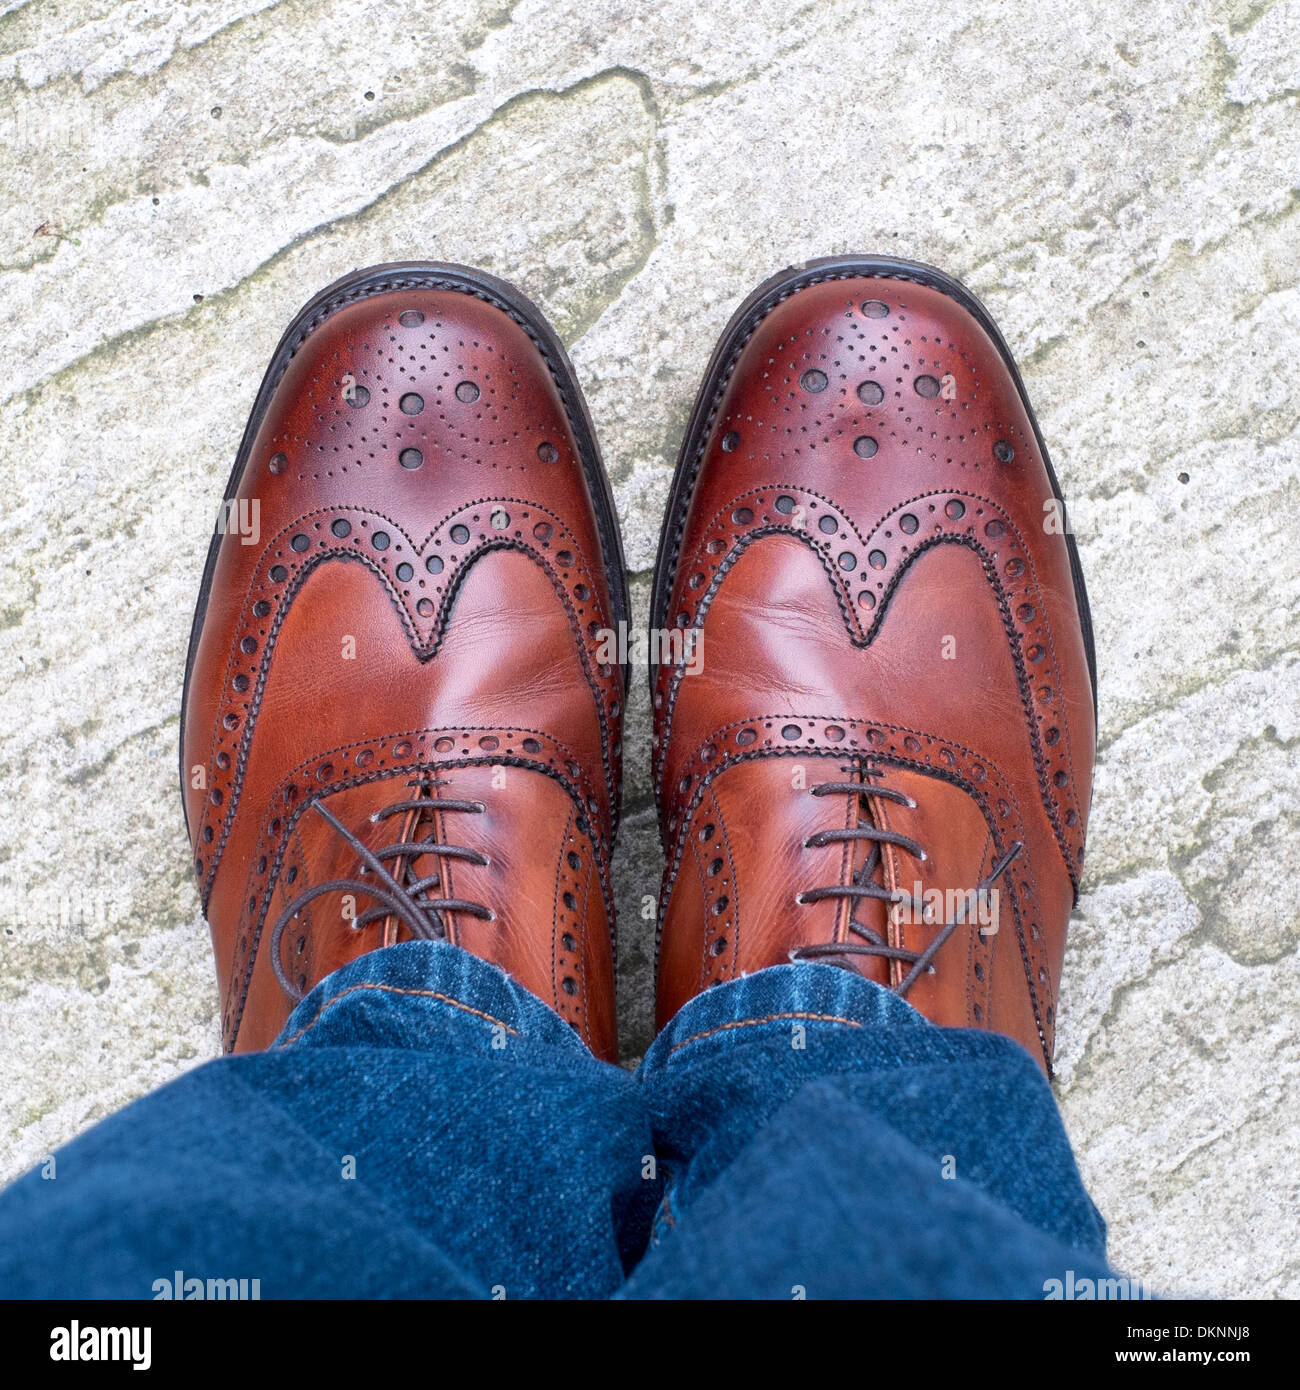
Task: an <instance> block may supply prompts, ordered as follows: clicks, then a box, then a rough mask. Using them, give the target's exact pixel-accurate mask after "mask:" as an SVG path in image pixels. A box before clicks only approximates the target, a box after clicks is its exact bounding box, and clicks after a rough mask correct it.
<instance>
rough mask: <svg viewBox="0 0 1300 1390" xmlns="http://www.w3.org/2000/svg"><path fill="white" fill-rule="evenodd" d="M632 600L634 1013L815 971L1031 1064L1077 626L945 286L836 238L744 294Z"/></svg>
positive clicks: (1042, 1020) (1073, 598)
mask: <svg viewBox="0 0 1300 1390" xmlns="http://www.w3.org/2000/svg"><path fill="white" fill-rule="evenodd" d="M651 622H652V625H653V627H655V628H656V629H658V630H659V640H658V641H657V642H652V644H651V652H652V658H653V657H654V656H656V655H657V656H658V658H659V662H658V664H657V666H653V667H652V670H651V677H652V680H653V682H654V705H655V724H656V755H655V756H656V766H655V774H656V787H657V790H658V796H659V809H660V817H661V830H662V836H663V841H664V847H665V851H666V853H667V858H668V864H667V869H666V874H665V882H664V891H663V895H662V899H661V907H660V942H659V994H658V1012H659V1018H660V1021H661V1022H666V1021H667V1019H668V1018H670V1017H671V1015H672V1014H673V1013H674V1012H675V1011H676V1010H677V1009H678V1008H679V1007H680V1006H681V1005H682V1004H683V1003H684V1002H685V1001H686V1000H687V999H689V998H690V997H691V996H692V995H694V994H696V993H697V992H698V991H700V990H701V989H703V988H705V987H707V986H708V985H711V984H714V983H717V982H718V981H721V980H726V979H730V978H732V977H734V976H736V975H740V974H744V973H746V972H748V971H753V970H757V969H760V968H762V967H765V966H770V965H776V964H784V963H786V962H788V961H790V960H813V961H823V962H831V963H834V964H839V965H843V966H846V967H848V968H851V969H855V970H857V971H859V972H860V973H861V974H863V975H864V976H866V977H868V978H869V979H872V980H875V981H877V982H878V983H881V984H886V985H889V986H892V988H893V989H895V990H896V991H897V992H898V993H900V994H902V995H905V996H906V998H907V999H908V1000H909V1002H911V1003H912V1004H914V1005H915V1006H916V1007H917V1008H918V1009H919V1010H920V1011H921V1012H922V1013H923V1014H925V1015H926V1016H927V1017H928V1018H930V1019H931V1020H933V1021H934V1022H936V1023H940V1024H947V1025H954V1026H961V1027H972V1028H984V1029H991V1030H994V1031H997V1032H1000V1033H1005V1034H1008V1035H1009V1036H1011V1037H1013V1038H1015V1039H1017V1040H1018V1041H1019V1042H1021V1043H1022V1044H1023V1045H1024V1046H1025V1047H1027V1048H1028V1049H1030V1051H1031V1052H1032V1053H1033V1054H1034V1055H1035V1056H1036V1057H1037V1058H1038V1059H1039V1060H1040V1062H1041V1063H1042V1065H1043V1067H1044V1069H1046V1070H1048V1071H1049V1072H1050V1067H1051V1057H1052V1049H1053V1034H1054V1026H1055V1018H1056V999H1057V987H1058V983H1059V980H1060V971H1061V961H1062V956H1063V954H1064V950H1065V934H1066V924H1067V920H1068V918H1069V915H1070V910H1071V907H1072V906H1073V903H1074V900H1075V896H1076V893H1077V890H1078V881H1079V871H1080V866H1081V865H1082V863H1083V846H1084V831H1085V826H1086V823H1087V817H1088V806H1089V801H1090V798H1091V787H1092V769H1093V755H1094V749H1095V741H1096V734H1095V695H1094V688H1095V672H1094V657H1093V652H1092V635H1091V625H1090V621H1089V616H1088V606H1087V599H1086V595H1085V592H1084V587H1083V579H1082V575H1081V573H1080V569H1079V563H1078V556H1077V553H1076V550H1075V547H1074V544H1073V540H1072V538H1071V537H1069V536H1068V534H1065V533H1064V511H1063V506H1062V503H1061V500H1060V491H1059V488H1058V486H1057V482H1056V478H1055V476H1054V475H1053V472H1052V468H1051V465H1050V463H1049V461H1048V457H1047V451H1046V449H1045V448H1044V446H1043V442H1042V438H1041V436H1040V434H1039V431H1038V426H1037V424H1036V423H1035V420H1034V417H1033V413H1032V411H1031V410H1030V407H1029V402H1028V400H1027V398H1026V396H1025V392H1024V388H1023V386H1022V384H1021V381H1020V377H1019V374H1018V373H1017V371H1016V368H1015V365H1014V363H1013V362H1012V359H1011V355H1010V353H1009V351H1008V349H1007V347H1006V344H1005V343H1004V342H1003V340H1002V337H1001V335H1000V334H999V333H998V331H997V329H996V328H995V327H994V325H993V323H992V321H991V320H990V319H989V317H988V314H987V312H986V311H985V310H984V309H983V307H982V306H981V305H980V304H979V303H978V301H977V300H976V299H975V298H974V297H973V296H972V295H971V294H970V293H969V292H968V291H967V290H965V289H964V288H963V287H962V286H960V285H959V284H957V283H956V282H955V281H954V280H952V279H950V278H949V277H948V276H945V275H943V274H941V273H940V272H939V271H936V270H934V269H932V268H930V267H928V266H921V265H915V264H912V263H910V262H902V261H893V260H886V259H879V258H837V259H834V260H827V261H819V262H814V263H812V264H810V265H808V266H806V267H803V268H800V269H796V270H792V271H788V272H786V273H784V274H782V275H779V276H777V277H775V278H774V279H772V280H770V281H768V282H767V283H766V284H765V285H763V286H762V287H760V289H759V290H757V291H756V292H755V293H754V294H753V295H752V296H751V297H750V299H749V300H748V301H746V303H745V304H744V305H742V307H741V308H740V310H739V311H738V312H737V314H736V315H735V317H734V318H733V319H732V321H731V324H730V326H729V327H728V328H727V330H726V332H725V334H724V335H723V338H722V340H721V342H720V343H719V345H718V348H717V350H716V351H715V353H714V356H713V360H712V362H711V364H710V366H709V369H708V374H707V377H706V379H705V382H704V385H703V388H702V389H701V391H700V394H699V397H698V400H697V402H696V406H695V411H694V415H693V416H692V419H691V422H690V427H689V430H688V433H687V436H686V440H685V442H684V445H683V448H682V454H681V458H680V461H679V463H678V467H677V475H676V479H675V481H674V486H673V492H672V498H671V501H670V504H669V511H668V515H667V517H666V518H665V523H664V531H663V538H662V541H661V545H660V553H659V562H658V567H657V570H656V575H655V590H654V597H653V604H652V616H651ZM665 654H668V655H667V659H665Z"/></svg>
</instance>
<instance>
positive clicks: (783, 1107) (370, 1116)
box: [0, 941, 1109, 1299]
mask: <svg viewBox="0 0 1300 1390" xmlns="http://www.w3.org/2000/svg"><path fill="white" fill-rule="evenodd" d="M51 1168H52V1171H51ZM1104 1248H1105V1233H1104V1227H1103V1224H1102V1222H1101V1219H1100V1218H1099V1216H1098V1214H1097V1212H1096V1209H1095V1208H1094V1206H1093V1204H1092V1202H1091V1201H1090V1200H1089V1198H1088V1195H1087V1193H1086V1192H1085V1190H1084V1188H1083V1185H1082V1183H1081V1181H1080V1178H1079V1173H1078V1169H1077V1168H1076V1166H1075V1162H1074V1158H1073V1155H1072V1154H1071V1151H1070V1146H1069V1143H1068V1141H1067V1139H1066V1136H1065V1132H1064V1130H1063V1128H1062V1126H1061V1121H1060V1118H1059V1116H1058V1113H1057V1109H1056V1105H1055V1103H1054V1101H1053V1098H1052V1094H1051V1091H1050V1089H1049V1088H1048V1086H1047V1084H1046V1083H1045V1082H1044V1080H1043V1078H1042V1076H1041V1075H1040V1073H1039V1070H1038V1068H1037V1066H1036V1065H1035V1064H1034V1062H1033V1061H1032V1059H1031V1058H1030V1057H1029V1055H1028V1054H1027V1053H1026V1052H1025V1051H1024V1050H1023V1049H1022V1048H1020V1047H1019V1046H1018V1045H1017V1044H1016V1043H1014V1042H1011V1041H1009V1040H1008V1039H1005V1038H1002V1037H998V1036H995V1035H992V1034H988V1033H981V1032H974V1031H966V1030H958V1029H944V1028H937V1027H935V1026H933V1025H932V1024H930V1023H928V1022H926V1020H925V1019H923V1018H922V1017H921V1016H920V1015H919V1014H918V1013H916V1011H915V1010H913V1009H912V1008H911V1007H910V1006H909V1005H907V1004H906V1003H904V1002H903V1001H902V1000H900V999H898V998H896V997H895V996H894V995H892V994H890V993H889V992H888V991H886V990H884V989H881V988H880V987H878V986H876V985H873V984H870V983H868V982H866V981H865V980H862V979H861V978H859V977H858V976H856V975H853V974H851V973H849V972H846V971H843V970H838V969H834V968H831V967H829V966H823V965H811V964H801V965H788V966H778V967H776V968H774V969H771V970H764V971H761V972H759V973H758V974H755V975H750V976H747V977H746V978H744V979H739V980H735V981H732V982H729V983H727V984H725V985H721V986H718V987H715V988H713V989H710V990H708V991H707V992H705V993H704V994H702V995H701V996H699V997H698V998H696V999H694V1000H692V1001H691V1003H689V1004H688V1005H687V1006H686V1007H685V1008H684V1009H682V1011H681V1012H680V1013H679V1014H678V1015H677V1017H676V1018H675V1019H674V1020H673V1021H672V1023H671V1024H670V1025H669V1026H668V1027H667V1028H666V1029H665V1030H664V1032H663V1033H661V1034H660V1036H659V1037H658V1038H657V1039H656V1041H655V1043H654V1045H653V1046H652V1047H651V1048H650V1050H649V1052H648V1053H647V1055H646V1057H645V1060H644V1062H643V1063H642V1065H641V1067H640V1069H639V1070H638V1071H637V1072H636V1073H635V1074H631V1073H628V1072H626V1071H623V1070H621V1069H620V1068H618V1067H614V1066H610V1065H608V1064H606V1063H603V1062H599V1061H597V1060H596V1059H595V1058H594V1057H592V1055H591V1054H590V1053H589V1052H588V1051H587V1049H586V1048H585V1047H584V1046H583V1044H582V1042H581V1041H580V1040H579V1038H578V1037H577V1035H576V1034H575V1033H574V1032H573V1031H572V1029H571V1028H570V1027H569V1026H568V1025H567V1024H565V1023H564V1022H563V1021H562V1020H561V1019H560V1018H559V1017H558V1016H557V1015H556V1014H555V1013H553V1012H552V1011H551V1010H550V1009H548V1008H547V1007H546V1006H545V1005H544V1004H543V1003H542V1002H541V1001H540V1000H538V999H537V998H535V997H534V996H533V995H531V994H528V993H527V992H526V991H524V990H522V989H520V988H519V987H518V986H516V985H514V984H513V983H512V982H511V981H510V980H509V979H508V978H507V977H506V976H505V975H504V974H502V973H501V972H500V971H499V970H497V969H496V968H494V967H493V966H490V965H488V964H486V963H484V962H483V961H481V960H478V959H476V958H475V957H473V956H470V955H468V954H466V953H465V952H463V951H461V950H459V949H457V948H456V947H453V946H449V945H446V944H443V943H437V942H424V941H417V942H409V943H406V944H403V945H398V946H393V947H390V948H388V949H386V950H382V951H377V952H374V953H373V954H371V955H367V956H364V957H362V958H360V959H359V960H356V961H354V962H353V963H352V964H351V965H349V966H347V967H346V968H344V969H343V970H340V971H338V972H337V973H335V974H334V975H331V976H330V977H329V978H328V979H326V980H325V981H323V982H322V983H321V984H320V985H319V986H318V987H317V988H316V989H314V990H313V991H312V992H311V994H310V995H308V996H307V998H306V999H304V1000H303V1002H302V1003H301V1004H300V1005H299V1006H298V1007H297V1008H296V1009H295V1010H294V1013H293V1015H292V1017H291V1018H290V1020H289V1022H288V1024H287V1025H286V1027H285V1030H284V1032H283V1034H282V1035H281V1037H280V1039H279V1040H278V1042H277V1044H276V1046H275V1047H273V1048H272V1049H271V1050H270V1051H268V1052H265V1053H256V1054H246V1055H240V1056H235V1057H224V1058H221V1059H219V1060H217V1061H213V1062H209V1063H207V1064H206V1065H204V1066H201V1067H198V1068H196V1069H195V1070H194V1071H192V1072H189V1073H188V1074H186V1075H185V1076H182V1077H180V1078H179V1079H178V1080H176V1081H174V1082H172V1083H171V1084H170V1085H168V1086H164V1087H163V1088H162V1089H161V1090H159V1091H157V1092H155V1093H154V1094H152V1095H150V1096H146V1097H145V1098H144V1099H142V1100H139V1101H137V1102H135V1103H134V1104H133V1105H130V1106H128V1107H127V1108H126V1109H125V1110H123V1111H121V1112H120V1113H119V1114H117V1115H114V1116H112V1117H110V1118H109V1119H107V1120H105V1121H103V1122H102V1123H101V1124H99V1125H97V1126H95V1128H94V1129H92V1130H90V1131H89V1132H88V1133H86V1134H84V1135H82V1136H81V1138H79V1139H77V1140H75V1141H74V1142H72V1143H71V1144H69V1145H67V1146H66V1147H65V1148H63V1149H61V1150H59V1152H58V1153H57V1154H56V1155H55V1156H54V1163H53V1165H52V1166H51V1165H50V1164H49V1163H46V1164H44V1165H41V1166H38V1168H37V1169H36V1170H34V1171H33V1172H32V1173H29V1174H27V1176H25V1177H24V1178H22V1179H20V1180H19V1181H18V1182H16V1183H15V1184H13V1186H11V1187H10V1188H9V1189H8V1190H7V1191H6V1192H4V1193H3V1194H2V1195H0V1294H3V1295H5V1296H9V1297H22V1296H50V1297H79V1298H96V1297H113V1298H152V1297H155V1296H161V1294H162V1293H163V1291H164V1289H165V1290H166V1291H168V1292H172V1293H173V1294H174V1293H175V1292H177V1291H180V1290H183V1289H184V1288H185V1285H186V1281H188V1280H191V1279H193V1280H202V1281H206V1280H208V1279H218V1280H228V1279H243V1280H248V1281H250V1284H249V1285H248V1286H247V1287H249V1288H252V1287H254V1286H253V1285H252V1284H251V1281H252V1280H257V1281H258V1283H257V1285H256V1286H255V1287H256V1290H257V1291H258V1292H259V1293H260V1296H261V1297H263V1298H271V1297H299V1298H303V1297H313V1296H319V1297H332V1298H375V1297H403V1298H409V1297H419V1298H446V1297H464V1298H482V1299H487V1298H493V1297H496V1298H501V1297H505V1298H608V1297H622V1298H710V1297H758V1298H778V1299H790V1298H799V1297H807V1298H863V1297H944V1296H953V1297H967V1298H971V1297H973V1298H1001V1297H1026V1298H1042V1297H1043V1295H1044V1284H1045V1282H1046V1281H1047V1280H1049V1279H1052V1278H1058V1279H1063V1278H1064V1277H1065V1271H1067V1270H1073V1271H1074V1274H1075V1278H1076V1279H1077V1278H1081V1277H1088V1278H1103V1277H1108V1275H1109V1271H1108V1270H1107V1268H1106V1265H1105V1253H1104Z"/></svg>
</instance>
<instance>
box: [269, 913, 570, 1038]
mask: <svg viewBox="0 0 1300 1390" xmlns="http://www.w3.org/2000/svg"><path fill="white" fill-rule="evenodd" d="M448 1045H452V1046H456V1045H462V1046H468V1047H472V1048H483V1047H489V1048H491V1047H495V1048H499V1049H504V1050H507V1051H508V1053H509V1054H511V1055H514V1056H516V1057H518V1056H521V1055H533V1056H535V1055H537V1053H538V1052H539V1051H550V1052H553V1051H554V1050H555V1049H556V1048H559V1049H560V1050H561V1051H563V1052H565V1053H569V1054H572V1055H573V1056H574V1057H575V1058H578V1059H581V1058H585V1059H587V1060H590V1058H591V1053H590V1051H589V1050H588V1048H587V1046H586V1044H585V1043H584V1042H583V1041H582V1039H581V1038H580V1037H579V1036H578V1034H577V1033H576V1032H575V1031H574V1030H573V1029H572V1028H571V1027H570V1026H569V1025H568V1024H567V1023H565V1021H564V1020H563V1019H562V1018H561V1017H560V1016H559V1014H557V1013H556V1012H555V1011H554V1010H553V1009H551V1008H549V1007H548V1006H547V1005H546V1004H544V1003H543V1002H542V1001H541V1000H540V999H539V998H538V997H537V996H536V995H535V994H531V993H530V992H529V991H528V990H526V989H524V988H523V987H522V986H521V985H518V984H516V983H515V981H513V980H512V979H511V978H510V977H509V976H508V975H507V974H506V973H505V972H504V971H503V970H500V969H498V967H497V966H495V965H492V964H491V963H490V962H488V961H485V960H483V959H481V958H480V957H478V956H475V955H471V954H470V952H468V951H465V950H462V949H461V948H460V947H459V946H454V945H452V944H451V943H450V942H446V941H402V942H399V943H398V944H397V945H395V946H385V947H382V948H381V949H379V950H377V951H370V952H368V953H367V954H366V955H364V956H358V957H357V959H356V960H354V961H350V962H349V963H348V964H347V965H345V966H343V967H342V968H341V969H339V970H336V971H334V973H333V974H331V975H327V976H326V977H325V978H324V979H323V980H322V981H321V982H320V983H319V984H318V985H317V986H316V987H315V988H314V989H313V990H312V991H311V992H310V993H309V994H308V995H307V996H306V998H304V999H303V1000H302V1001H301V1002H300V1003H299V1004H298V1005H297V1006H296V1007H295V1009H294V1011H293V1012H292V1013H291V1014H290V1015H289V1021H288V1022H287V1023H286V1024H285V1025H284V1028H283V1030H282V1031H281V1033H280V1036H279V1037H278V1038H277V1039H276V1040H275V1042H274V1043H273V1044H272V1049H273V1050H274V1049H280V1048H286V1047H311V1046H316V1047H331V1046H352V1047H356V1046H370V1047H395V1048H409V1049H411V1050H413V1051H429V1050H432V1049H433V1048H435V1047H446V1046H448Z"/></svg>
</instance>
